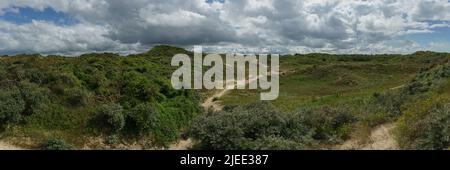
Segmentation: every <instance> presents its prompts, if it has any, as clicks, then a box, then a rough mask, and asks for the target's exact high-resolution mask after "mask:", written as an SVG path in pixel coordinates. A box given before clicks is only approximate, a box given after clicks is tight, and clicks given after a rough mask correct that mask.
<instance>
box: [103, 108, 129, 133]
mask: <svg viewBox="0 0 450 170" xmlns="http://www.w3.org/2000/svg"><path fill="white" fill-rule="evenodd" d="M98 114H99V116H100V118H101V119H102V120H103V121H104V123H105V124H106V126H108V127H109V129H111V131H112V132H119V131H120V130H122V129H123V128H124V127H125V115H124V113H123V108H122V106H120V105H119V104H109V105H103V106H101V107H100V108H99V111H98Z"/></svg>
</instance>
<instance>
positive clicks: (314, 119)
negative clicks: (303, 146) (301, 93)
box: [297, 106, 357, 142]
mask: <svg viewBox="0 0 450 170" xmlns="http://www.w3.org/2000/svg"><path fill="white" fill-rule="evenodd" d="M297 114H298V115H301V116H302V119H303V121H304V122H305V124H306V125H308V126H309V127H311V128H314V129H315V133H314V135H313V138H314V139H316V140H322V141H330V142H338V141H339V140H343V139H347V138H348V137H349V135H350V132H351V125H352V123H354V122H356V121H357V118H356V116H355V114H353V113H351V112H350V111H349V110H348V109H347V106H339V107H320V108H316V109H305V108H303V109H300V111H299V112H298V113H297Z"/></svg>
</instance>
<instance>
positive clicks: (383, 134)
mask: <svg viewBox="0 0 450 170" xmlns="http://www.w3.org/2000/svg"><path fill="white" fill-rule="evenodd" d="M394 128H395V124H393V123H391V124H384V125H380V126H378V127H377V128H375V129H373V130H372V131H371V133H370V136H369V140H368V141H367V142H366V143H361V142H360V141H359V139H350V140H348V141H346V142H345V143H344V144H342V145H340V146H338V147H337V149H341V150H398V149H399V147H398V144H397V142H396V141H395V139H394V137H393V135H392V129H394Z"/></svg>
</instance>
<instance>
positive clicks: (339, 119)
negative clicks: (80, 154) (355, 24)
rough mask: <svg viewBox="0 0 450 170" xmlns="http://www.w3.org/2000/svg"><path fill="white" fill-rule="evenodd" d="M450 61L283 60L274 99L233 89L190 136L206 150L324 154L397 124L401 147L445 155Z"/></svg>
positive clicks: (423, 56) (436, 57)
mask: <svg viewBox="0 0 450 170" xmlns="http://www.w3.org/2000/svg"><path fill="white" fill-rule="evenodd" d="M449 59H450V55H448V54H444V53H433V52H417V53H415V54H411V55H375V56H369V55H368V56H364V55H362V56H361V55H326V54H308V55H296V56H285V57H282V58H281V64H282V65H281V67H280V68H281V69H282V70H281V73H282V74H281V79H280V86H281V87H280V97H279V99H277V100H275V101H271V102H269V103H266V104H263V105H255V104H251V103H253V102H254V101H257V100H258V98H259V91H258V90H248V91H233V92H232V93H231V94H230V95H226V96H223V97H221V98H220V99H219V102H220V103H221V104H223V105H225V107H224V111H222V112H220V113H216V114H211V115H209V116H206V117H202V118H200V119H198V120H196V121H195V123H194V125H195V126H194V127H192V128H191V129H192V132H191V134H192V136H193V137H194V138H195V139H198V140H199V141H200V144H199V146H198V147H200V148H203V149H325V148H334V147H335V146H336V145H339V144H342V143H343V142H344V141H346V140H348V139H349V138H350V137H352V136H353V137H354V136H356V137H358V138H360V139H361V140H362V141H364V140H365V139H366V138H368V137H369V135H370V132H367V131H368V129H369V131H370V129H374V128H375V127H377V126H379V125H382V124H385V123H391V122H394V123H395V125H396V128H395V129H394V136H395V138H396V140H397V142H398V143H399V147H400V148H403V149H446V148H449V146H450V143H449V140H448V139H449V136H450V134H449V129H450V127H449V125H450V119H449V115H448V113H449V111H448V106H449V104H450V88H449V87H450V79H449V77H450V67H449V63H448V61H449ZM266 105H270V107H269V108H268V107H266ZM250 106H251V107H250ZM230 108H237V109H230ZM249 108H251V109H249ZM260 113H267V114H269V113H270V114H274V115H277V116H273V117H269V118H268V117H264V116H258V115H259V114H260ZM274 117H275V118H276V119H275V118H274ZM271 120H272V121H273V120H276V121H274V122H273V123H265V124H264V123H262V124H259V123H260V122H266V121H271ZM292 120H294V121H295V123H294V124H291V126H287V125H286V124H288V122H290V121H292ZM236 121H237V122H236ZM239 122H240V123H239ZM275 122H277V123H275ZM253 127H257V128H256V129H259V130H261V132H258V131H257V132H254V131H252V129H253ZM286 128H288V129H289V130H298V131H300V132H302V133H299V134H296V135H295V136H294V135H286V134H285V133H283V132H282V131H283V130H284V129H286ZM267 131H269V132H270V133H266V132H267ZM227 136H231V137H227ZM297 137H300V138H301V139H298V138H297Z"/></svg>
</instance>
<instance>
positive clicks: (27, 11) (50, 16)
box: [0, 8, 78, 25]
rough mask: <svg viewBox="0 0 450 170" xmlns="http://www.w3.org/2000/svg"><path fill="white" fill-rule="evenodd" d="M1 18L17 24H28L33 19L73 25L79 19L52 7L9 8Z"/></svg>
mask: <svg viewBox="0 0 450 170" xmlns="http://www.w3.org/2000/svg"><path fill="white" fill-rule="evenodd" d="M0 19H1V20H5V21H9V22H12V23H16V24H27V23H31V22H32V21H33V20H36V21H47V22H53V23H55V24H57V25H73V24H77V23H78V21H77V20H76V19H74V18H72V17H71V16H69V15H67V14H65V13H62V12H58V11H55V10H54V9H52V8H45V9H44V10H38V9H33V8H15V9H14V10H7V11H6V12H5V13H4V14H3V15H1V16H0Z"/></svg>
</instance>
